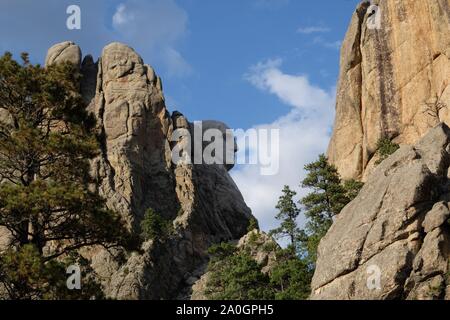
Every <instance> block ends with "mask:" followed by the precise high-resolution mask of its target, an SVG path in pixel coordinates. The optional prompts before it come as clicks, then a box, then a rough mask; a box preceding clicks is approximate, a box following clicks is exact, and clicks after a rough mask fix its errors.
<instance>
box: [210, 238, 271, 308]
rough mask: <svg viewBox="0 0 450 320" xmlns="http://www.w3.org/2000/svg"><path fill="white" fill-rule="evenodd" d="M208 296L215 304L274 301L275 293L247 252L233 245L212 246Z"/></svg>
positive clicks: (267, 277) (267, 279)
mask: <svg viewBox="0 0 450 320" xmlns="http://www.w3.org/2000/svg"><path fill="white" fill-rule="evenodd" d="M209 253H210V254H212V255H213V258H212V259H211V261H210V263H209V265H208V273H209V278H208V281H207V284H206V290H205V294H206V296H207V297H208V298H209V299H212V300H272V299H274V290H273V289H272V287H271V286H270V279H269V276H268V275H267V274H264V273H263V272H262V271H261V266H260V265H259V264H258V263H257V262H256V261H255V260H254V259H253V258H252V257H251V256H250V255H249V254H248V253H246V252H245V251H239V250H238V249H237V248H236V247H235V246H233V245H231V244H226V243H222V244H220V245H215V246H212V247H211V248H210V250H209Z"/></svg>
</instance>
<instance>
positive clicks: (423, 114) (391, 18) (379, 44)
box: [328, 0, 450, 180]
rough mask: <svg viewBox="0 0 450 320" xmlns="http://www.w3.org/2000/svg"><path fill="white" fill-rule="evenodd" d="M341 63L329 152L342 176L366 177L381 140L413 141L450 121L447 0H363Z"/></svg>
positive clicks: (449, 4) (449, 15) (449, 16)
mask: <svg viewBox="0 0 450 320" xmlns="http://www.w3.org/2000/svg"><path fill="white" fill-rule="evenodd" d="M375 16H377V17H375ZM371 19H375V20H376V22H377V24H374V23H373V21H372V20H371ZM340 64H341V67H340V77H339V83H338V89H337V98H336V120H335V125H334V131H333V136H332V139H331V142H330V145H329V149H328V157H329V159H330V161H331V162H332V163H333V164H335V165H336V166H337V168H338V169H339V172H340V174H341V176H342V177H343V178H344V179H351V178H354V179H362V180H366V179H367V177H368V175H369V174H370V172H371V171H372V170H373V168H374V163H375V162H376V160H377V158H376V149H377V142H378V140H379V139H380V138H389V139H392V140H393V141H394V142H395V143H398V144H409V145H412V144H414V143H416V142H417V141H418V140H419V139H420V138H421V137H423V136H424V135H425V134H426V133H427V132H428V130H429V129H430V128H432V127H434V126H435V125H437V124H438V123H440V122H446V123H447V124H450V110H449V109H448V107H449V106H448V104H449V102H450V0H423V1H416V0H402V1H397V0H374V1H372V2H371V3H370V2H369V1H364V2H362V3H361V4H360V5H359V6H358V7H357V9H356V10H355V12H354V14H353V17H352V19H351V23H350V26H349V28H348V31H347V34H346V36H345V39H344V42H343V44H342V49H341V59H340Z"/></svg>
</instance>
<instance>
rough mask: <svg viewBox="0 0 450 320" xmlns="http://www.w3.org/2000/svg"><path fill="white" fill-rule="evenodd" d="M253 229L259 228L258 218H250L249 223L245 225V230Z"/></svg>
mask: <svg viewBox="0 0 450 320" xmlns="http://www.w3.org/2000/svg"><path fill="white" fill-rule="evenodd" d="M253 230H259V225H258V220H256V219H255V218H251V219H250V223H249V224H248V227H247V232H250V231H253Z"/></svg>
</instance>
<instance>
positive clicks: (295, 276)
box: [270, 249, 313, 300]
mask: <svg viewBox="0 0 450 320" xmlns="http://www.w3.org/2000/svg"><path fill="white" fill-rule="evenodd" d="M312 275H313V272H312V270H311V269H309V267H308V264H307V263H306V262H305V260H304V259H301V258H299V257H297V256H292V251H291V250H289V249H285V250H280V252H279V253H278V263H277V264H276V265H275V267H274V268H273V269H272V271H271V276H270V282H271V285H272V286H273V287H274V290H275V292H276V293H275V299H276V300H305V299H308V297H309V295H310V293H311V288H310V283H311V280H312Z"/></svg>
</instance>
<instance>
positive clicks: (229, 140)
mask: <svg viewBox="0 0 450 320" xmlns="http://www.w3.org/2000/svg"><path fill="white" fill-rule="evenodd" d="M191 131H192V136H193V139H194V146H197V145H198V144H201V145H202V154H203V163H206V164H213V163H214V164H219V165H220V164H222V165H224V166H225V168H226V169H227V170H231V169H232V168H233V167H234V165H235V153H236V152H237V151H238V147H237V143H236V138H235V137H234V135H233V132H232V130H231V129H230V128H229V127H228V126H227V125H226V124H225V123H223V122H220V121H214V120H204V121H198V122H195V123H193V124H191ZM199 132H201V133H202V134H201V136H200V135H199V134H198V133H199ZM195 133H197V134H195ZM216 139H217V140H216ZM218 139H221V141H218ZM194 152H195V147H194ZM212 162H213V163H212Z"/></svg>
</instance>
